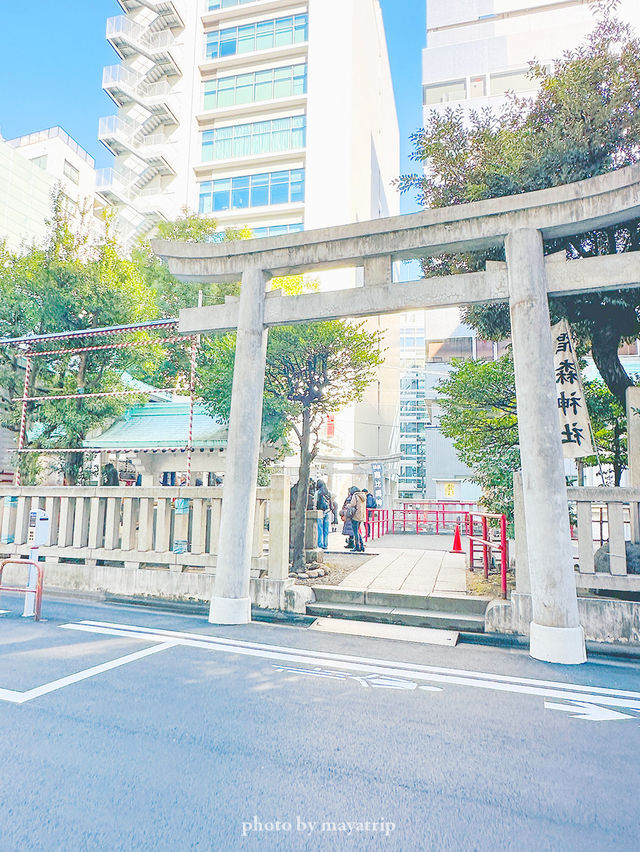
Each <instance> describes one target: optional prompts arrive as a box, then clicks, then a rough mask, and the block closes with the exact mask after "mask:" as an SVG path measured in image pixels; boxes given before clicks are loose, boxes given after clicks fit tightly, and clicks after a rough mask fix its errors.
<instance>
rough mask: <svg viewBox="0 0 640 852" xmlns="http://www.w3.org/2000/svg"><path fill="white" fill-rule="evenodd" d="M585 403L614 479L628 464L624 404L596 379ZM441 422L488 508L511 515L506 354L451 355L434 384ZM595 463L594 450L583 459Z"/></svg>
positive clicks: (511, 390) (511, 430)
mask: <svg viewBox="0 0 640 852" xmlns="http://www.w3.org/2000/svg"><path fill="white" fill-rule="evenodd" d="M584 390H585V396H586V398H587V408H588V410H589V415H590V417H591V425H592V428H593V432H594V437H595V441H596V446H597V449H598V453H599V455H600V460H601V462H602V463H603V464H605V465H606V464H609V465H611V469H612V471H613V478H614V484H615V485H619V484H620V475H621V473H622V471H623V470H624V468H625V467H626V466H627V463H628V461H627V449H626V416H625V409H624V408H623V407H622V406H621V405H620V403H619V402H618V401H617V400H616V398H615V397H614V396H613V394H612V393H611V391H609V389H608V388H607V387H606V385H605V384H604V383H603V382H601V381H585V382H584ZM438 391H439V397H438V400H439V402H440V404H441V406H442V409H443V416H442V419H441V421H440V426H441V429H442V432H443V434H444V435H446V436H447V437H448V438H451V439H452V440H453V445H454V447H455V449H456V451H457V453H458V455H459V457H460V459H461V460H462V461H463V462H464V463H465V464H466V465H467V466H468V467H469V468H471V470H472V471H473V476H472V480H473V481H474V482H477V484H478V485H479V486H480V487H481V488H482V492H483V497H482V503H483V505H484V506H486V507H487V509H489V510H490V511H493V512H504V513H505V514H506V515H507V517H508V518H510V519H512V518H513V471H514V470H518V469H519V468H520V448H519V443H518V417H517V407H516V386H515V376H514V371H513V359H512V357H511V354H510V353H509V354H507V355H504V356H503V357H502V358H499V359H498V360H497V361H455V362H454V363H453V369H452V371H451V373H450V375H449V376H448V378H446V379H443V380H441V382H440V383H439V386H438ZM582 464H584V465H586V466H594V465H596V464H597V459H596V457H595V456H590V457H586V458H584V459H583V460H582Z"/></svg>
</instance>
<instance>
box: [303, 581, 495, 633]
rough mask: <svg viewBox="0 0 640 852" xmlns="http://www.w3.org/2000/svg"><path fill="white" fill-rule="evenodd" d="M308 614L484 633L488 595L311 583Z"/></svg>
mask: <svg viewBox="0 0 640 852" xmlns="http://www.w3.org/2000/svg"><path fill="white" fill-rule="evenodd" d="M313 591H314V593H315V596H316V600H315V601H314V602H313V603H309V604H307V615H313V616H316V617H318V618H320V617H325V618H343V619H352V620H356V621H370V622H378V623H382V624H401V625H406V626H411V627H430V628H436V629H443V630H461V631H464V632H473V633H483V632H484V614H485V610H486V608H487V605H488V603H489V600H490V599H489V598H481V597H472V596H466V595H428V596H426V595H416V594H408V593H407V594H404V593H402V592H384V591H370V590H363V589H349V588H345V587H343V586H314V587H313Z"/></svg>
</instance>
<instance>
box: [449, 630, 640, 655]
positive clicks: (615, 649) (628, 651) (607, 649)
mask: <svg viewBox="0 0 640 852" xmlns="http://www.w3.org/2000/svg"><path fill="white" fill-rule="evenodd" d="M458 644H459V645H461V644H465V645H488V646H492V647H495V648H523V649H525V650H527V649H528V648H529V637H528V636H524V635H523V634H521V633H463V632H460V634H459V639H458ZM585 645H586V648H587V654H588V655H589V656H590V657H605V658H607V657H608V658H610V659H616V660H634V661H635V660H637V661H640V646H634V645H616V644H614V643H612V642H592V641H591V640H588V641H587V642H585Z"/></svg>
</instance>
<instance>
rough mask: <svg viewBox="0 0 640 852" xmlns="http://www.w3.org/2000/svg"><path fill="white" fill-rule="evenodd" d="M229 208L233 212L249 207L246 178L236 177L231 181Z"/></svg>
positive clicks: (247, 180) (247, 179)
mask: <svg viewBox="0 0 640 852" xmlns="http://www.w3.org/2000/svg"><path fill="white" fill-rule="evenodd" d="M231 207H232V209H233V210H238V209H242V208H244V207H249V178H248V177H237V178H233V180H232V181H231Z"/></svg>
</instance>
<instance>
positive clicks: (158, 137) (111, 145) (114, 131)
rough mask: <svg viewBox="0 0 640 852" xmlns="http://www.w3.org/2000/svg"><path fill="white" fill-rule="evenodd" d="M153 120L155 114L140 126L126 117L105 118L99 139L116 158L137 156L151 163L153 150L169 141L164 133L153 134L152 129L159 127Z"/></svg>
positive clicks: (99, 132)
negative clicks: (126, 155) (125, 155)
mask: <svg viewBox="0 0 640 852" xmlns="http://www.w3.org/2000/svg"><path fill="white" fill-rule="evenodd" d="M152 118H156V116H155V113H154V114H153V115H152V116H151V117H150V118H148V119H146V121H144V122H142V124H138V123H136V122H135V121H131V119H129V118H126V117H124V116H118V115H107V116H104V117H103V118H101V119H100V125H99V128H98V139H99V140H100V141H101V142H102V144H103V145H104V146H105V147H106V148H108V149H109V150H110V151H111V153H112V154H115V155H116V156H118V155H119V154H135V156H136V157H139V158H140V159H142V160H146V161H147V162H149V163H151V162H152V161H153V160H154V158H155V155H154V154H153V152H152V151H151V148H152V147H155V146H159V145H163V144H164V143H165V142H166V141H167V137H166V136H165V135H164V134H163V133H156V134H152V133H151V129H152V127H155V126H157V125H156V124H155V123H154V122H151V119H152ZM147 131H149V132H147Z"/></svg>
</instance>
